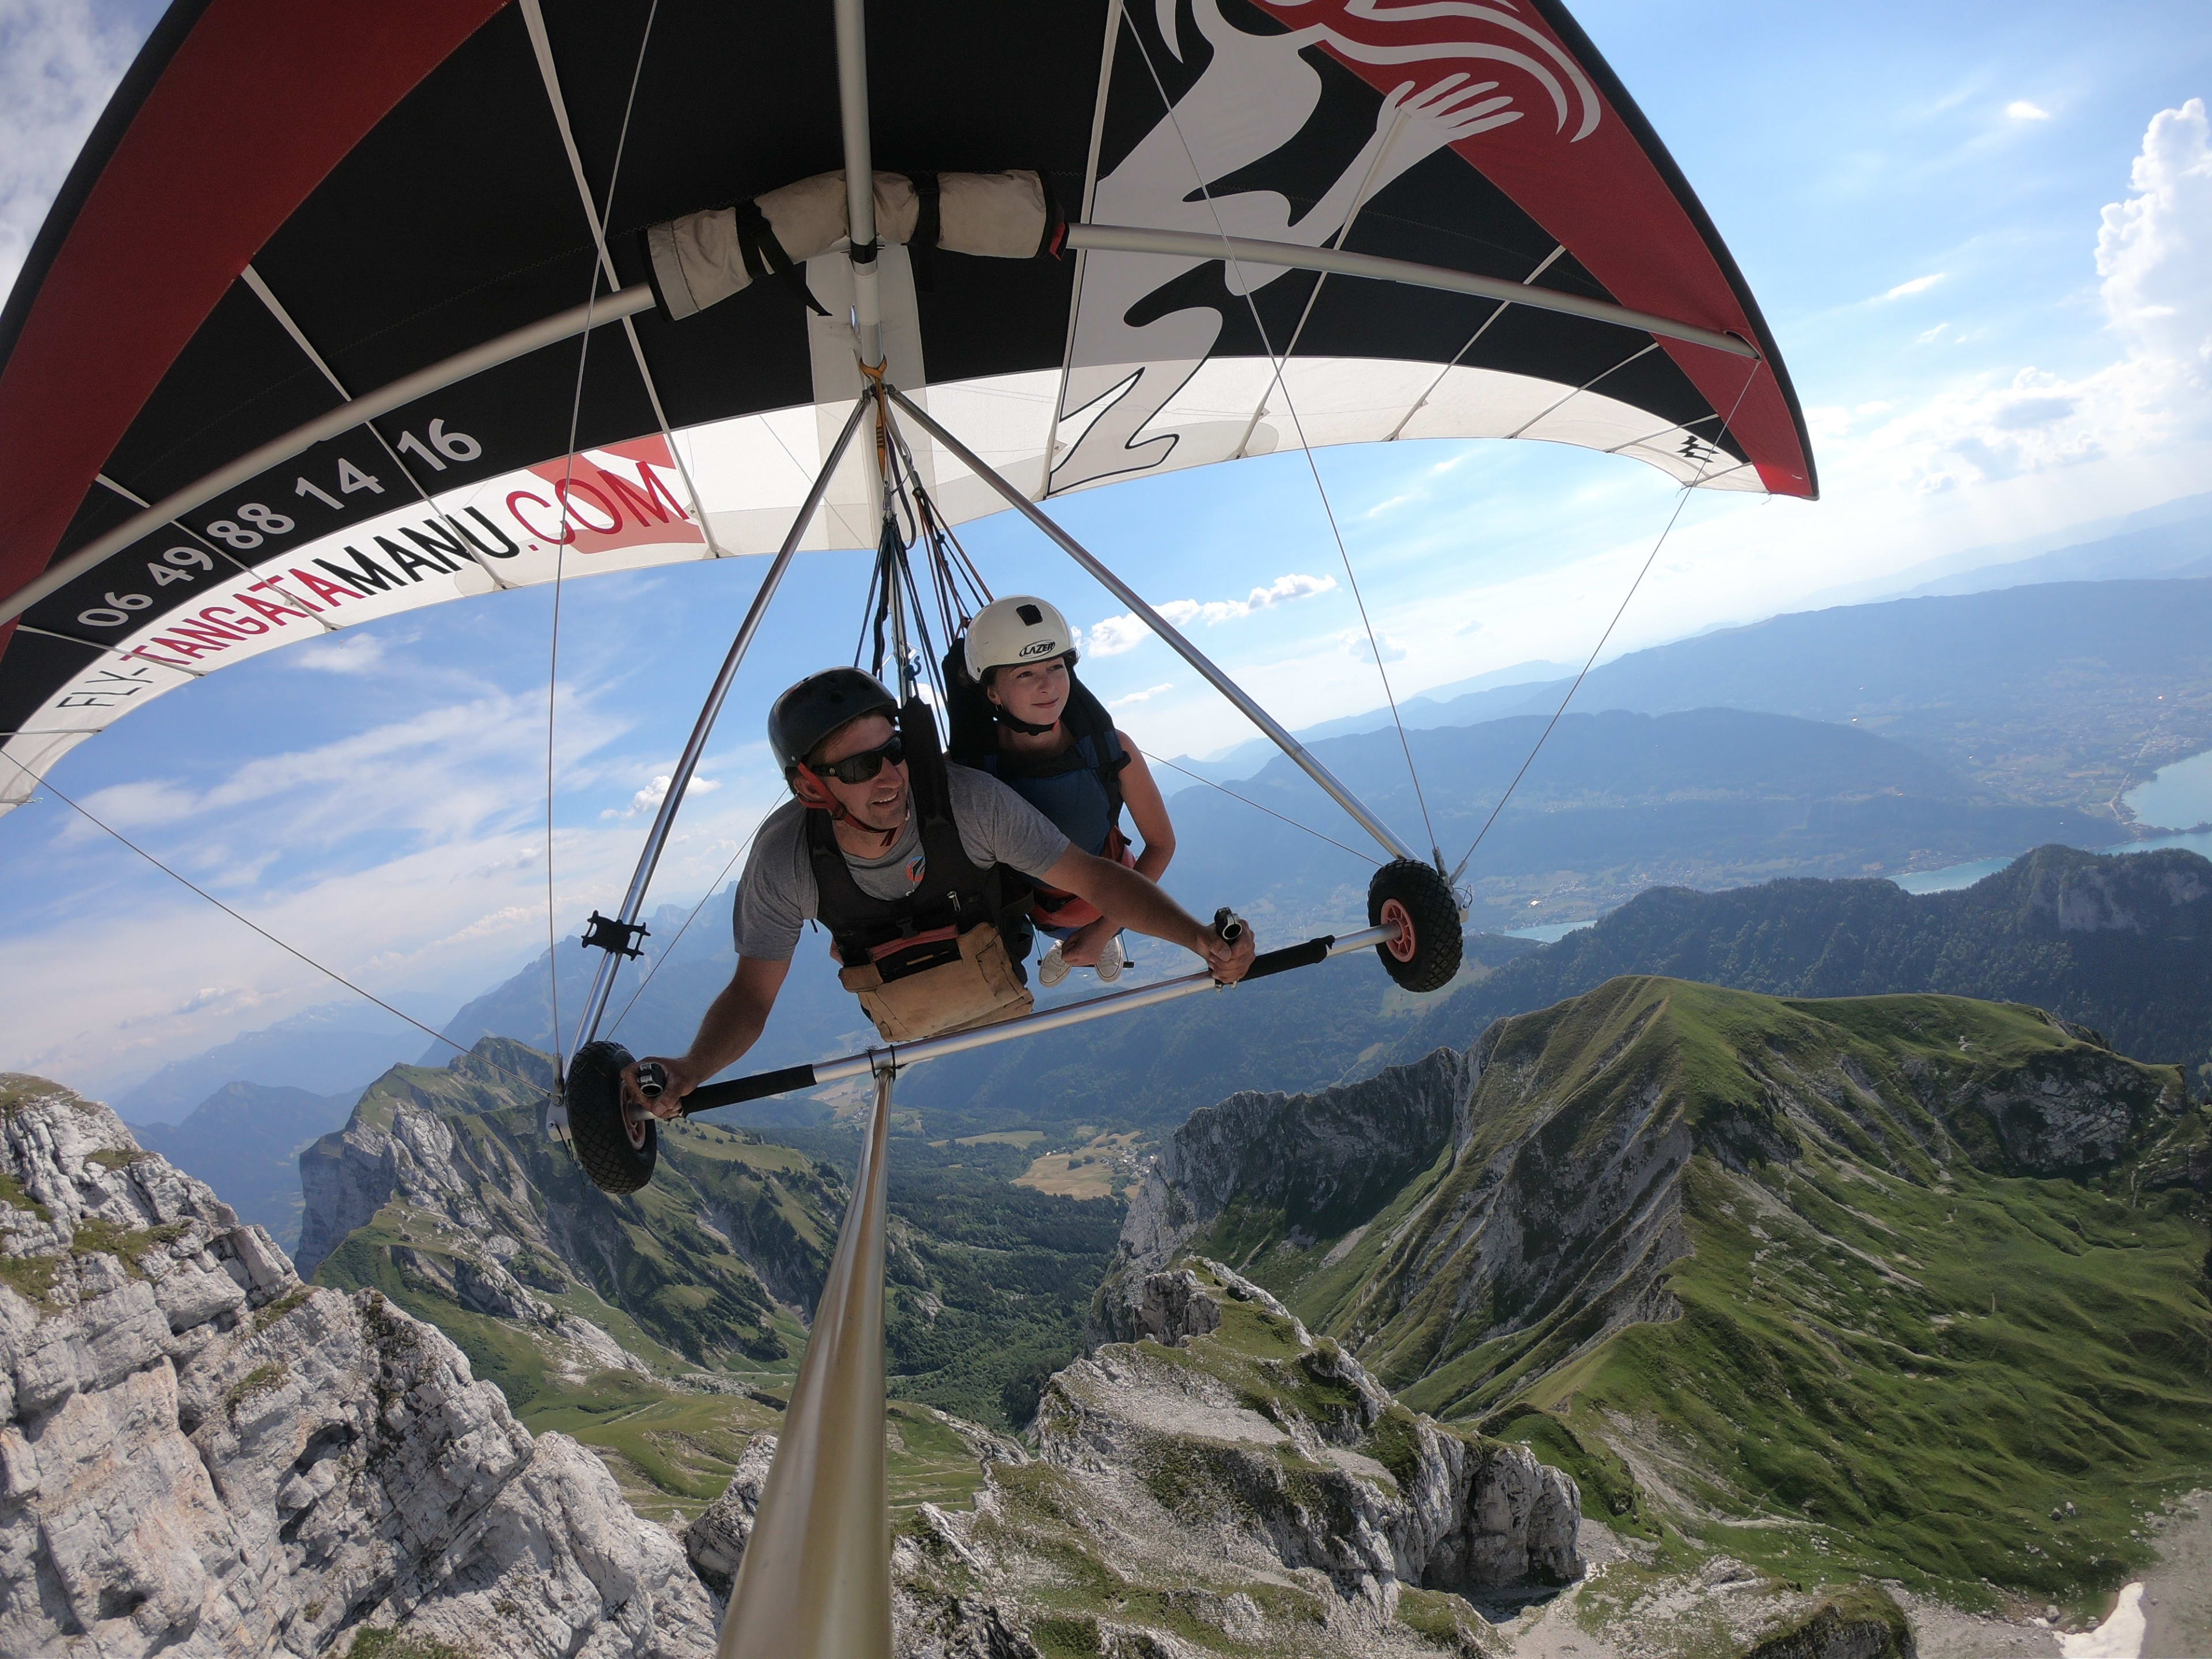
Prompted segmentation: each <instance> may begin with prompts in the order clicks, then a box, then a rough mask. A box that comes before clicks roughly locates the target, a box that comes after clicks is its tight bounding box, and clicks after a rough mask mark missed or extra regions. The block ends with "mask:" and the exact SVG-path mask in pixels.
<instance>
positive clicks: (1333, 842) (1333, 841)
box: [1140, 749, 1383, 865]
mask: <svg viewBox="0 0 2212 1659" xmlns="http://www.w3.org/2000/svg"><path fill="white" fill-rule="evenodd" d="M1140 752H1141V753H1142V754H1143V755H1144V757H1145V758H1146V760H1148V761H1150V762H1151V763H1152V764H1153V765H1155V766H1164V767H1166V768H1167V769H1168V770H1169V771H1170V772H1180V773H1182V775H1183V776H1185V777H1187V778H1188V779H1189V780H1190V781H1192V782H1193V783H1202V784H1204V785H1205V786H1206V787H1207V788H1209V789H1218V790H1220V791H1221V793H1223V794H1225V795H1226V796H1228V797H1229V799H1231V800H1241V801H1243V803H1244V804H1245V805H1247V806H1249V807H1250V808H1252V809H1253V810H1254V811H1259V812H1265V813H1266V814H1267V816H1268V817H1271V818H1281V819H1282V820H1283V822H1284V823H1287V824H1289V825H1290V826H1291V829H1304V831H1305V832H1306V834H1308V835H1310V836H1312V837H1313V838H1314V839H1315V840H1316V841H1325V842H1328V844H1329V845H1330V846H1331V847H1334V848H1340V849H1341V850H1343V851H1345V852H1346V853H1349V854H1352V857H1354V858H1356V859H1364V860H1366V861H1367V862H1368V863H1370V864H1376V865H1379V864H1381V863H1382V862H1383V860H1380V859H1378V858H1376V856H1375V855H1374V854H1372V853H1363V852H1361V851H1360V850H1359V849H1358V848H1357V847H1346V846H1345V844H1344V843H1343V842H1340V841H1339V840H1338V839H1337V838H1336V837H1335V836H1324V835H1323V834H1322V832H1321V831H1320V830H1318V829H1314V828H1313V827H1311V826H1310V825H1309V824H1304V823H1299V822H1298V821H1297V819H1296V818H1293V817H1285V816H1284V815H1283V814H1282V813H1280V812H1278V811H1276V810H1275V809H1274V808H1273V807H1272V806H1262V805H1260V803H1259V802H1258V801H1256V800H1253V799H1249V797H1247V796H1244V795H1240V794H1238V793H1237V792H1236V791H1235V790H1234V789H1231V788H1228V787H1225V786H1224V785H1221V784H1218V783H1216V782H1215V781H1213V780H1212V778H1205V777H1200V775H1198V774H1197V773H1195V772H1194V771H1192V770H1191V769H1189V768H1188V767H1187V766H1177V765H1176V763H1174V762H1173V761H1171V760H1166V759H1164V758H1162V757H1160V756H1158V755H1155V754H1154V753H1152V750H1149V749H1147V750H1141V751H1140Z"/></svg>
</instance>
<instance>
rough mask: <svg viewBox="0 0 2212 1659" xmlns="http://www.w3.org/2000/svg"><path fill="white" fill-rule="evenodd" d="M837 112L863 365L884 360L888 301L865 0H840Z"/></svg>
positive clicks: (877, 365)
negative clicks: (879, 241) (880, 260)
mask: <svg viewBox="0 0 2212 1659" xmlns="http://www.w3.org/2000/svg"><path fill="white" fill-rule="evenodd" d="M836 24H837V113H838V118H839V123H840V125H841V126H842V128H843V133H844V140H845V223H846V226H847V248H848V253H847V258H848V261H849V262H850V264H851V265H852V267H853V325H854V329H855V331H857V332H858V334H859V336H860V338H859V341H858V344H859V346H860V366H861V367H862V368H868V369H874V368H881V367H882V366H883V362H884V343H883V338H884V330H883V321H884V302H883V289H882V284H881V283H880V282H879V281H878V276H877V268H876V191H875V183H874V180H875V177H876V164H875V158H874V153H873V149H872V145H871V143H870V137H869V131H868V22H867V18H866V16H865V15H863V10H862V0H836Z"/></svg>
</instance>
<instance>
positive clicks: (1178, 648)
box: [886, 241, 1425, 864]
mask: <svg viewBox="0 0 2212 1659" xmlns="http://www.w3.org/2000/svg"><path fill="white" fill-rule="evenodd" d="M1212 246H1217V247H1218V246H1219V244H1218V241H1217V242H1215V243H1213V244H1212ZM886 395H888V396H889V397H890V400H891V401H892V402H893V403H895V404H897V405H898V406H899V408H900V409H901V410H903V411H904V412H905V414H906V415H907V416H908V417H909V418H910V419H912V420H913V422H914V423H915V425H916V426H918V427H920V428H921V429H922V430H923V431H924V432H927V434H929V435H930V436H931V437H933V438H934V439H936V440H937V441H938V442H939V443H940V444H942V445H944V446H945V448H947V449H949V450H951V452H952V454H953V456H954V458H955V459H957V460H958V461H959V462H960V464H961V465H963V466H964V467H966V468H967V469H968V470H969V471H971V472H973V473H974V474H975V476H976V477H978V478H981V480H982V481H983V482H984V483H987V484H988V485H990V487H991V488H992V489H994V490H995V491H997V492H998V494H999V495H1000V497H1001V498H1003V499H1004V500H1005V501H1006V505H1007V506H1009V507H1012V508H1013V509H1014V511H1015V512H1017V513H1020V514H1021V515H1022V516H1023V517H1024V518H1025V519H1027V520H1029V521H1030V523H1031V524H1033V525H1035V526H1036V527H1037V528H1038V529H1039V530H1041V531H1042V532H1044V533H1045V534H1046V535H1047V536H1048V537H1049V538H1051V539H1052V541H1053V542H1054V544H1057V545H1058V547H1059V548H1060V551H1062V552H1063V553H1065V554H1066V555H1067V556H1068V557H1069V558H1071V559H1073V560H1074V561H1075V562H1076V563H1078V564H1079V565H1081V566H1082V567H1083V568H1084V569H1085V571H1086V572H1087V573H1089V574H1090V575H1091V579H1092V580H1094V581H1096V582H1097V583H1098V584H1099V585H1100V586H1102V587H1103V588H1105V589H1106V591H1107V592H1109V593H1111V594H1113V595H1114V597H1115V599H1119V600H1121V603H1122V604H1124V605H1127V606H1128V607H1129V608H1130V610H1132V611H1134V612H1136V614H1137V616H1138V617H1139V620H1141V621H1142V622H1143V623H1144V624H1145V625H1146V627H1147V628H1149V629H1152V632H1153V633H1155V634H1157V635H1159V636H1160V638H1161V639H1163V640H1164V641H1167V643H1168V645H1169V647H1170V648H1172V649H1173V650H1174V652H1175V653H1176V655H1177V656H1179V657H1181V658H1182V659H1183V660H1184V661H1185V662H1187V663H1188V664H1189V665H1191V666H1192V667H1193V668H1194V669H1196V670H1197V671H1198V672H1199V674H1200V677H1201V678H1204V679H1205V681H1206V684H1209V685H1211V686H1212V688H1213V689H1214V690H1217V691H1218V692H1219V693H1221V695H1222V696H1225V697H1226V698H1228V699H1229V701H1230V702H1232V703H1234V704H1235V705H1236V706H1237V712H1238V713H1240V714H1243V716H1244V718H1245V719H1246V720H1250V721H1251V722H1252V724H1253V725H1255V726H1258V727H1259V728H1260V730H1261V732H1263V733H1265V734H1266V736H1267V739H1268V741H1269V742H1271V743H1273V744H1274V745H1275V747H1277V748H1278V749H1279V750H1282V751H1283V752H1284V753H1285V755H1288V756H1289V757H1291V759H1292V760H1293V761H1295V762H1297V765H1298V769H1300V770H1301V771H1303V772H1304V774H1305V775H1307V776H1308V777H1310V778H1311V779H1312V780H1313V781H1315V782H1316V783H1317V784H1319V785H1320V786H1321V787H1322V793H1325V794H1327V795H1328V798H1329V799H1331V800H1333V801H1334V802H1335V803H1336V804H1337V805H1339V806H1341V807H1342V808H1343V809H1344V810H1345V811H1347V812H1349V813H1351V814H1352V819H1353V821H1354V822H1356V823H1358V825H1359V827H1360V828H1361V829H1364V830H1365V831H1366V832H1367V833H1368V834H1369V835H1370V836H1374V837H1375V839H1376V841H1378V842H1382V844H1383V850H1384V851H1385V852H1387V853H1389V854H1390V855H1391V857H1393V858H1401V859H1411V860H1413V862H1414V863H1416V864H1419V863H1423V862H1425V860H1423V859H1422V857H1421V855H1420V854H1418V853H1416V852H1415V851H1413V848H1411V847H1409V846H1407V844H1406V843H1405V842H1403V841H1402V840H1401V839H1400V838H1399V836H1398V834H1397V832H1396V831H1395V830H1394V829H1391V828H1390V826H1389V824H1387V823H1383V820H1382V819H1380V818H1378V817H1376V816H1375V814H1374V813H1373V812H1371V811H1369V810H1368V809H1367V807H1366V805H1364V803H1363V802H1362V801H1361V800H1360V799H1359V798H1358V796H1357V795H1355V794H1353V793H1352V791H1351V790H1350V789H1348V788H1346V787H1345V786H1344V784H1343V783H1341V782H1340V781H1338V779H1337V776H1336V775H1335V774H1334V773H1333V772H1331V771H1330V770H1329V769H1328V768H1327V767H1326V766H1323V765H1322V763H1320V762H1319V761H1318V760H1316V759H1315V758H1314V757H1313V756H1312V755H1311V754H1310V752H1309V751H1308V750H1307V749H1306V746H1305V745H1304V744H1302V743H1300V742H1299V741H1298V740H1297V738H1294V737H1292V736H1291V734H1290V732H1288V731H1286V730H1285V728H1284V726H1283V725H1282V723H1281V722H1280V721H1279V720H1276V719H1275V717H1274V716H1273V714H1269V713H1268V712H1267V710H1266V709H1264V708H1261V707H1260V705H1259V704H1258V703H1256V702H1253V701H1252V699H1251V698H1250V697H1249V696H1247V695H1246V694H1245V691H1244V689H1243V687H1242V686H1240V685H1238V684H1237V682H1236V681H1234V680H1232V679H1231V678H1229V676H1228V675H1227V674H1225V673H1224V672H1223V671H1221V670H1220V669H1219V668H1217V667H1216V666H1215V665H1213V662H1212V659H1209V658H1208V657H1207V656H1206V653H1204V652H1202V651H1200V649H1199V648H1198V647H1196V646H1194V645H1193V644H1192V643H1191V642H1190V641H1188V640H1187V639H1185V638H1184V637H1183V636H1182V634H1180V633H1179V632H1177V631H1176V628H1175V625H1174V624H1173V623H1170V622H1169V621H1168V619H1167V618H1166V617H1163V616H1162V615H1160V613H1159V612H1158V611H1155V610H1153V609H1152V606H1151V605H1147V604H1146V603H1145V601H1144V599H1142V597H1140V596H1139V593H1138V592H1137V590H1136V589H1134V588H1133V587H1131V586H1129V584H1128V583H1127V582H1125V581H1123V580H1121V578H1120V577H1119V576H1117V575H1115V574H1114V573H1113V572H1112V571H1111V570H1109V569H1108V568H1106V567H1105V566H1104V565H1103V564H1102V563H1100V562H1099V561H1098V558H1097V556H1096V555H1095V554H1093V553H1092V552H1091V550H1090V549H1088V548H1086V547H1085V546H1084V545H1083V544H1082V543H1081V542H1079V541H1077V540H1076V539H1075V538H1074V537H1073V536H1071V535H1069V534H1068V533H1067V532H1066V531H1065V530H1063V529H1061V528H1060V526H1059V525H1058V524H1057V523H1055V522H1054V520H1053V518H1052V516H1051V515H1050V514H1049V513H1047V512H1045V510H1044V509H1043V508H1042V507H1039V506H1038V505H1037V504H1036V502H1035V501H1031V500H1030V498H1029V497H1028V496H1027V495H1024V494H1023V493H1022V491H1021V489H1020V488H1019V487H1018V485H1015V484H1013V483H1009V482H1007V480H1006V478H1005V477H1003V476H1001V475H1000V472H999V471H998V470H997V469H996V468H994V466H992V465H991V464H990V463H989V462H988V461H987V460H985V459H983V458H982V457H981V456H980V455H978V454H977V453H975V451H974V450H972V449H970V448H969V447H968V446H967V445H966V444H963V443H962V442H961V441H960V440H959V439H957V438H956V437H954V436H953V435H951V433H950V432H948V431H946V430H945V428H944V427H943V426H941V425H939V423H938V422H937V421H935V420H934V419H933V418H932V417H931V416H930V414H929V412H928V411H927V410H925V409H923V408H921V406H920V405H919V404H915V402H914V401H913V400H912V399H911V398H908V396H907V395H906V394H905V393H904V392H901V391H900V390H899V389H898V388H897V387H896V386H890V387H887V388H886Z"/></svg>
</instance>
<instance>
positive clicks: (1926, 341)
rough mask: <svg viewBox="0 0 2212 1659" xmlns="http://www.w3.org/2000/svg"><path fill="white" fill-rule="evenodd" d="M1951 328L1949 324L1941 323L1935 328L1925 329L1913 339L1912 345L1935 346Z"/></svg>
mask: <svg viewBox="0 0 2212 1659" xmlns="http://www.w3.org/2000/svg"><path fill="white" fill-rule="evenodd" d="M1950 326H1951V325H1950V324H1949V323H1948V322H1941V323H1938V324H1936V326H1935V327H1933V328H1929V329H1923V330H1922V331H1920V332H1919V333H1917V334H1916V335H1914V336H1913V337H1912V343H1913V344H1915V345H1934V344H1935V343H1936V341H1938V340H1940V339H1942V337H1943V336H1944V334H1945V333H1946V332H1947V331H1948V330H1949V328H1950Z"/></svg>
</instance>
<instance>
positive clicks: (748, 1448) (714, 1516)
mask: <svg viewBox="0 0 2212 1659" xmlns="http://www.w3.org/2000/svg"><path fill="white" fill-rule="evenodd" d="M773 1462H775V1436H774V1435H772V1434H757V1435H755V1436H754V1437H752V1438H751V1439H750V1440H748V1441H747V1442H746V1443H745V1449H744V1453H743V1455H740V1456H739V1457H738V1467H737V1468H735V1469H734V1470H732V1472H731V1474H730V1484H729V1485H728V1486H726V1487H724V1488H723V1489H722V1495H721V1496H720V1498H716V1499H715V1500H714V1502H713V1503H711V1504H708V1505H707V1507H706V1508H705V1509H703V1510H701V1511H700V1512H699V1518H698V1519H697V1520H696V1521H694V1522H692V1523H691V1524H690V1526H688V1527H686V1528H684V1552H685V1553H686V1554H688V1555H689V1556H690V1559H691V1566H692V1569H693V1571H696V1572H697V1573H698V1575H699V1577H700V1578H701V1579H702V1580H703V1581H704V1582H705V1583H706V1585H707V1587H708V1589H711V1590H713V1591H714V1594H715V1595H720V1596H724V1597H726V1596H727V1595H729V1593H730V1583H731V1581H732V1579H734V1578H735V1577H737V1576H738V1562H740V1561H742V1560H744V1557H745V1545H746V1544H747V1542H749V1541H750V1540H751V1538H752V1535H753V1516H755V1515H756V1514H757V1513H758V1512H759V1510H760V1500H761V1491H762V1489H763V1487H765V1486H767V1485H768V1471H769V1465H770V1464H771V1463H773Z"/></svg>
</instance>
